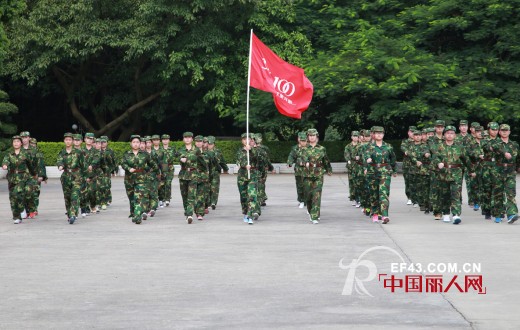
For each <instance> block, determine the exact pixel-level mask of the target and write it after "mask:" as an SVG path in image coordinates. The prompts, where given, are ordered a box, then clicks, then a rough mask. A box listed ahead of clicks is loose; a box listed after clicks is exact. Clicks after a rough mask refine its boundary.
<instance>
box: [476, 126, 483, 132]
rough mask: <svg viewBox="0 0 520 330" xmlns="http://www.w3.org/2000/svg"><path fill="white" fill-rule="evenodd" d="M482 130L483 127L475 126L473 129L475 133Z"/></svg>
mask: <svg viewBox="0 0 520 330" xmlns="http://www.w3.org/2000/svg"><path fill="white" fill-rule="evenodd" d="M483 130H484V127H483V126H477V127H475V131H483Z"/></svg>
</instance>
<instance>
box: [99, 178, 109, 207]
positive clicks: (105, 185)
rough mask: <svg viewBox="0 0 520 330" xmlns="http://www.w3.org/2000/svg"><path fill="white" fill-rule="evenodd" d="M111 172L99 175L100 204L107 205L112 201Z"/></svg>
mask: <svg viewBox="0 0 520 330" xmlns="http://www.w3.org/2000/svg"><path fill="white" fill-rule="evenodd" d="M110 186H111V180H110V174H103V175H102V176H99V177H98V189H97V198H96V199H97V200H98V204H99V205H107V204H108V202H109V201H110Z"/></svg>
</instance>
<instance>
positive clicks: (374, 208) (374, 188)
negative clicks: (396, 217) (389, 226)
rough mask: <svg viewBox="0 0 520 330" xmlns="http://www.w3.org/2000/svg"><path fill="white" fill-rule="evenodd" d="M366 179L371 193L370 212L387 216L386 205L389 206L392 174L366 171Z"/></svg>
mask: <svg viewBox="0 0 520 330" xmlns="http://www.w3.org/2000/svg"><path fill="white" fill-rule="evenodd" d="M367 180H368V185H369V187H370V193H371V194H370V203H371V205H370V206H371V207H370V210H371V214H379V215H382V216H384V217H387V216H388V207H389V206H390V199H389V197H390V182H391V181H392V174H390V173H389V172H386V171H379V170H375V171H374V172H373V173H368V175H367Z"/></svg>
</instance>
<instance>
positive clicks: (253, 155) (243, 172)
mask: <svg viewBox="0 0 520 330" xmlns="http://www.w3.org/2000/svg"><path fill="white" fill-rule="evenodd" d="M247 154H248V151H247V150H246V149H244V148H243V147H242V148H240V149H238V150H237V153H236V157H235V162H236V164H237V165H238V166H239V169H238V176H239V177H242V178H243V177H247V169H246V166H247ZM249 165H251V171H250V173H251V178H252V179H254V178H256V177H257V175H258V165H259V159H258V149H257V148H251V150H249Z"/></svg>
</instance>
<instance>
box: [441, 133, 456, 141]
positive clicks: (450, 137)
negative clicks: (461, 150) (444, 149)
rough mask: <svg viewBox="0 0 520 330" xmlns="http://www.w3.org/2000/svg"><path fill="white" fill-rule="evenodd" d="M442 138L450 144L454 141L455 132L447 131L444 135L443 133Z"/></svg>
mask: <svg viewBox="0 0 520 330" xmlns="http://www.w3.org/2000/svg"><path fill="white" fill-rule="evenodd" d="M444 138H445V139H446V141H448V142H451V141H453V140H455V132H454V131H447V132H446V133H444Z"/></svg>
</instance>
